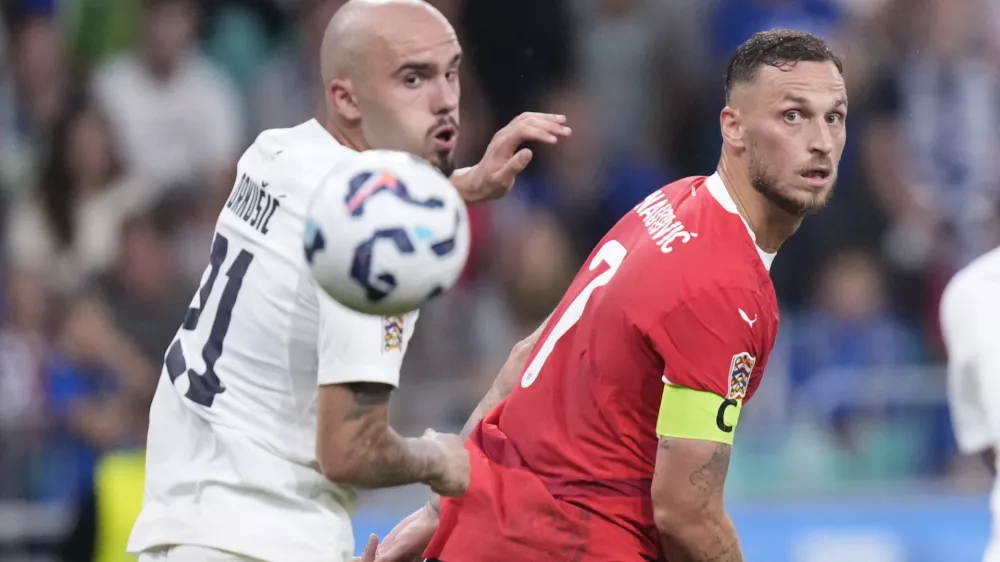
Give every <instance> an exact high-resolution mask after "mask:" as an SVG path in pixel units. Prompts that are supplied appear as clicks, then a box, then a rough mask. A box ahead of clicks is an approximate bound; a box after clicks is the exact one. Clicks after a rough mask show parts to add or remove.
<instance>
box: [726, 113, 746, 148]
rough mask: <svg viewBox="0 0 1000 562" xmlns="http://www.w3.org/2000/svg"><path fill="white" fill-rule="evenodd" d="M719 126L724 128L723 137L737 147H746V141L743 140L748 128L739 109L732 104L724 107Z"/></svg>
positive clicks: (727, 142)
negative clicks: (744, 124)
mask: <svg viewBox="0 0 1000 562" xmlns="http://www.w3.org/2000/svg"><path fill="white" fill-rule="evenodd" d="M719 126H720V127H719V128H720V129H721V130H722V139H723V140H724V141H725V142H726V144H729V145H731V146H733V147H735V148H744V147H745V146H746V143H745V142H744V140H743V133H744V131H746V128H745V127H744V126H743V116H742V115H741V114H740V111H739V110H738V109H735V108H733V107H731V106H728V105H727V106H726V107H724V108H722V113H720V114H719Z"/></svg>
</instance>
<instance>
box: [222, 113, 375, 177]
mask: <svg viewBox="0 0 1000 562" xmlns="http://www.w3.org/2000/svg"><path fill="white" fill-rule="evenodd" d="M356 155H357V152H355V151H353V150H351V149H350V148H347V147H345V146H344V145H342V144H340V143H339V142H337V140H336V139H334V138H333V136H332V135H330V133H329V132H327V131H326V129H325V128H324V127H323V126H322V125H320V124H319V122H318V121H316V120H315V119H311V120H309V121H306V122H305V123H302V124H300V125H297V126H295V127H289V128H284V129H269V130H266V131H264V132H262V133H260V134H259V135H258V136H257V138H256V139H255V140H254V142H253V144H251V145H250V147H249V148H247V150H246V152H244V153H243V156H242V158H240V167H241V168H243V169H247V170H263V169H266V170H267V172H266V174H267V175H268V176H270V177H271V178H272V179H271V180H270V181H271V182H272V183H277V182H280V183H284V184H287V185H286V186H285V187H286V188H292V187H294V186H296V185H298V186H301V187H302V188H303V189H304V190H305V191H307V192H311V191H312V190H314V189H316V188H317V187H318V186H319V185H321V184H322V182H323V179H324V178H326V177H327V176H328V175H329V174H330V172H331V171H332V170H333V169H335V168H336V167H337V166H338V165H340V164H342V163H343V162H344V161H346V160H347V159H349V158H351V157H352V156H356Z"/></svg>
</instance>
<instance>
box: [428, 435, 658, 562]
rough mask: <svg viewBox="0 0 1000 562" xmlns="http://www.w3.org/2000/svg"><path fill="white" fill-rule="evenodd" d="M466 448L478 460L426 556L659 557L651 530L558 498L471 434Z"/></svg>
mask: <svg viewBox="0 0 1000 562" xmlns="http://www.w3.org/2000/svg"><path fill="white" fill-rule="evenodd" d="M466 449H468V451H469V454H470V457H471V462H472V477H471V481H470V484H469V490H468V491H467V492H466V493H465V494H464V495H462V496H461V497H458V498H444V499H443V500H442V502H441V520H440V524H439V525H438V530H437V533H435V535H434V538H433V539H432V540H431V543H430V545H429V546H428V547H427V550H426V551H425V552H424V556H425V557H426V558H428V559H439V560H440V561H441V562H519V561H524V562H541V561H548V560H552V561H568V562H642V561H656V560H658V559H659V552H658V550H659V548H658V546H655V545H651V544H650V542H649V540H648V539H647V538H644V537H639V536H636V534H634V533H632V532H630V531H628V530H627V529H625V528H623V527H622V526H621V525H618V524H615V523H613V522H612V521H611V520H610V519H609V518H606V517H604V516H603V515H602V514H597V513H595V511H594V510H593V509H591V508H589V506H588V507H586V508H585V507H580V506H577V505H575V504H574V503H571V502H569V501H563V500H560V499H556V498H554V497H553V496H552V494H551V493H550V491H549V490H548V488H547V487H546V486H545V484H544V483H543V482H542V481H541V479H539V478H538V477H537V476H536V475H535V474H533V473H531V472H530V471H528V470H526V469H524V468H509V467H505V466H500V465H498V464H496V463H493V462H491V461H490V459H489V458H487V456H486V455H485V454H484V453H483V452H482V451H481V450H480V449H479V447H477V446H476V445H475V444H474V443H473V442H472V441H471V440H470V441H469V442H467V443H466ZM608 501H609V502H612V503H614V500H612V499H609V500H608ZM591 503H593V502H591ZM609 507H610V508H611V509H610V511H615V509H614V507H613V506H610V505H609Z"/></svg>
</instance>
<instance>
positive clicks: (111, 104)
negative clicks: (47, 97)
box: [94, 0, 244, 191]
mask: <svg viewBox="0 0 1000 562" xmlns="http://www.w3.org/2000/svg"><path fill="white" fill-rule="evenodd" d="M198 21H199V12H198V5H197V3H196V2H195V1H194V0H148V1H147V7H146V9H145V12H144V14H143V33H142V42H141V47H140V49H139V52H137V53H135V54H130V55H124V56H122V57H120V58H118V59H115V60H113V61H111V62H109V63H107V64H106V65H104V66H103V67H102V68H100V69H99V70H98V72H97V74H96V75H95V77H94V90H95V92H96V94H97V97H98V99H99V100H100V101H101V103H102V105H103V107H104V109H105V111H106V112H107V114H108V117H109V121H110V122H111V125H112V129H113V130H114V131H115V133H116V136H117V138H119V139H120V140H121V142H122V149H123V153H124V156H125V161H126V163H127V164H128V165H129V166H131V167H132V169H133V170H134V171H135V172H136V173H137V174H139V175H140V176H142V177H144V178H148V179H149V180H150V181H151V182H153V185H154V186H155V187H154V188H155V189H158V190H161V191H162V190H165V189H167V188H169V186H171V185H174V184H177V183H190V182H196V181H198V180H201V179H203V178H204V177H205V176H206V175H208V174H211V173H214V172H216V170H217V169H218V168H220V167H222V166H226V165H228V164H230V162H232V160H233V159H234V158H236V157H237V155H238V154H239V151H240V149H241V148H242V143H243V141H244V137H243V126H242V123H241V121H240V117H241V110H240V101H239V98H238V97H237V96H236V94H235V92H234V90H233V88H232V85H231V84H230V83H228V82H227V81H226V79H225V78H224V77H223V76H222V75H221V74H220V73H219V72H218V71H217V70H215V69H214V68H213V67H212V66H211V65H209V63H207V62H206V61H205V60H204V59H202V58H201V57H200V56H199V55H198V53H197V48H198V41H197V30H198Z"/></svg>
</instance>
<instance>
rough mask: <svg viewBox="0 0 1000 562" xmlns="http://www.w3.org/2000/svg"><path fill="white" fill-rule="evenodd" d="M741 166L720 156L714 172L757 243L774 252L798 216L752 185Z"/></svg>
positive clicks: (792, 229) (792, 231)
mask: <svg viewBox="0 0 1000 562" xmlns="http://www.w3.org/2000/svg"><path fill="white" fill-rule="evenodd" d="M745 170H746V168H745V167H743V166H730V165H728V160H727V159H726V158H725V156H723V158H722V160H721V161H720V162H719V166H718V172H719V175H720V176H721V177H722V183H723V184H724V185H725V186H726V190H727V191H729V195H730V196H731V197H732V198H733V201H735V202H736V209H737V211H738V212H739V213H740V215H741V216H742V217H743V219H744V220H746V221H747V224H749V225H750V230H752V231H753V233H754V238H755V239H756V240H755V241H756V243H757V246H758V247H759V248H760V249H761V250H764V251H765V252H768V253H775V252H777V251H778V249H779V248H781V245H782V244H784V242H785V240H787V239H788V238H789V237H790V236H791V235H792V234H795V231H796V230H798V229H799V225H801V224H802V217H801V216H798V215H793V214H790V213H787V212H785V211H784V210H782V209H781V208H779V207H778V206H777V205H775V204H773V203H771V201H769V200H768V199H767V197H765V196H764V194H762V193H760V192H759V191H757V190H756V189H754V187H753V185H752V183H751V181H750V176H749V174H748V173H747V172H746V171H745Z"/></svg>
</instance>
